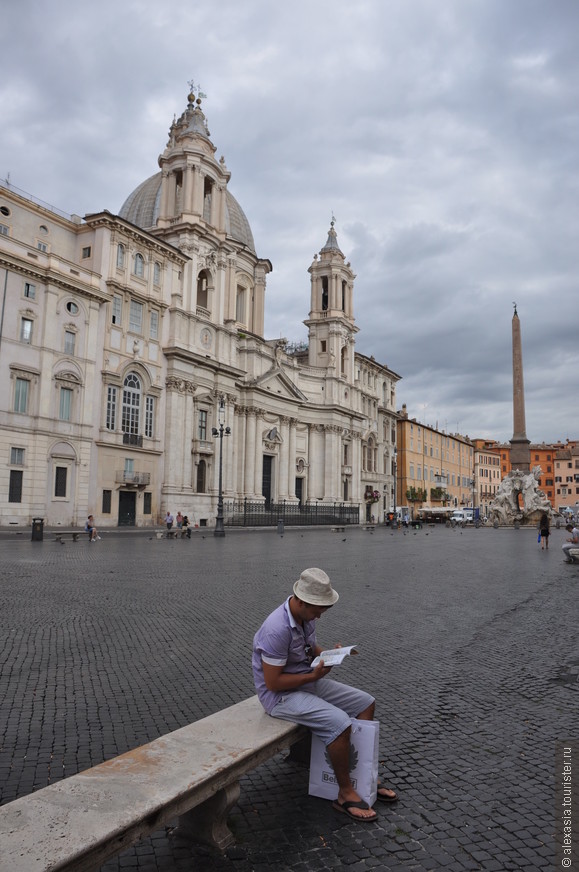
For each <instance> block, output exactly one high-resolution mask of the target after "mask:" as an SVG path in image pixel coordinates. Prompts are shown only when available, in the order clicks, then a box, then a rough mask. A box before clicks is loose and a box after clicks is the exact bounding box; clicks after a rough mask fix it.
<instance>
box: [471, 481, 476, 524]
mask: <svg viewBox="0 0 579 872" xmlns="http://www.w3.org/2000/svg"><path fill="white" fill-rule="evenodd" d="M475 473H476V470H475V469H473V471H472V522H473V524H474V497H475V493H476V479H475Z"/></svg>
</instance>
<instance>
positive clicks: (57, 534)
mask: <svg viewBox="0 0 579 872" xmlns="http://www.w3.org/2000/svg"><path fill="white" fill-rule="evenodd" d="M83 533H84V534H85V535H87V536H88V530H55V531H54V541H55V542H60V544H61V545H62V544H63V543H62V540H63V539H64V538H68V537H70V538H71V539H72V541H73V542H78V537H79V536H82V534H83Z"/></svg>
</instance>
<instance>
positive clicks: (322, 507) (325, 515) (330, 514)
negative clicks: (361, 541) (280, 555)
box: [224, 500, 360, 527]
mask: <svg viewBox="0 0 579 872" xmlns="http://www.w3.org/2000/svg"><path fill="white" fill-rule="evenodd" d="M224 509H225V515H224V522H225V524H226V526H228V527H275V526H276V525H277V524H278V522H279V521H283V523H284V525H287V526H288V527H301V526H304V527H309V526H321V525H324V524H337V525H340V526H344V525H345V524H359V523H360V507H359V506H356V505H352V504H351V503H321V502H320V503H318V502H316V503H312V504H311V505H304V504H302V505H300V504H299V503H286V502H284V501H282V502H280V503H273V502H265V503H264V502H257V501H253V500H236V501H234V502H232V503H228V504H226V505H225V507H224Z"/></svg>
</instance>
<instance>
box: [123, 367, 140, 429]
mask: <svg viewBox="0 0 579 872" xmlns="http://www.w3.org/2000/svg"><path fill="white" fill-rule="evenodd" d="M140 414H141V381H140V379H139V377H138V375H137V374H136V373H134V372H130V373H129V374H128V376H127V377H126V379H125V381H124V384H123V411H122V417H121V429H122V431H123V433H127V434H129V435H130V436H138V435H139V418H140Z"/></svg>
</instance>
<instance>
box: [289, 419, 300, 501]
mask: <svg viewBox="0 0 579 872" xmlns="http://www.w3.org/2000/svg"><path fill="white" fill-rule="evenodd" d="M297 423H298V422H297V419H296V418H290V422H289V448H288V497H289V498H290V500H295V498H296V427H297Z"/></svg>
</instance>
